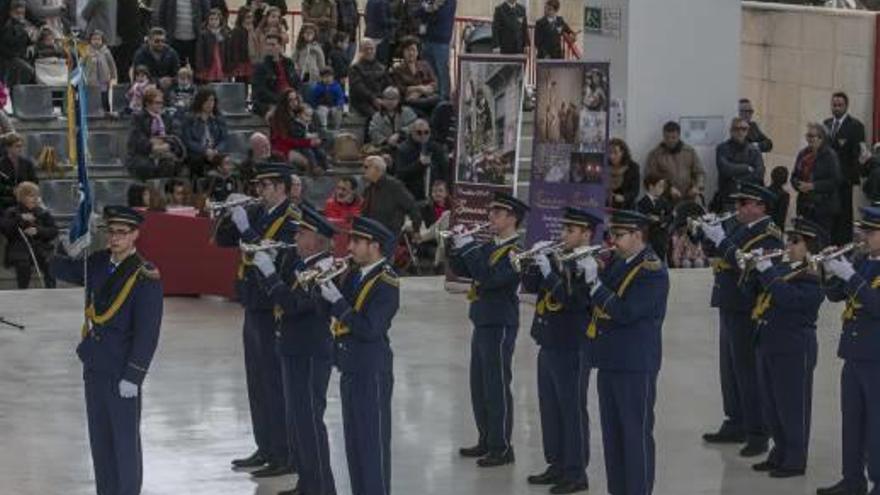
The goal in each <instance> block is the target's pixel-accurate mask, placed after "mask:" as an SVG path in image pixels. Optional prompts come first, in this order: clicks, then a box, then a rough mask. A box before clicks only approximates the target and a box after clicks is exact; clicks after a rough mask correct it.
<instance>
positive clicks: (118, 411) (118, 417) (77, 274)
mask: <svg viewBox="0 0 880 495" xmlns="http://www.w3.org/2000/svg"><path fill="white" fill-rule="evenodd" d="M143 220H144V219H143V217H142V216H141V215H140V213H138V212H136V211H135V210H132V209H131V208H127V207H124V206H108V207H106V208H105V209H104V221H105V222H106V226H107V249H106V250H103V251H99V252H97V253H94V254H92V255H91V256H89V257H88V260H87V262H86V263H85V266H84V264H83V260H82V259H76V258H78V257H79V256H80V254H81V253H77V252H68V255H69V257H68V256H60V255H59V256H56V257H55V258H54V259H53V261H52V271H53V272H54V273H55V274H56V276H57V277H58V278H59V279H61V280H64V281H66V282H70V283H73V284H77V285H85V288H86V310H85V314H86V323H85V324H84V325H83V333H82V341H80V343H79V346H78V347H77V349H76V352H77V354H78V355H79V358H80V361H82V363H83V379H84V381H85V395H86V414H87V415H88V422H89V442H90V443H91V447H92V462H93V463H94V467H95V483H96V485H97V492H98V493H99V494H102V495H137V494H139V493H140V492H141V482H142V480H143V459H142V453H141V436H140V425H141V405H142V404H141V401H142V397H143V395H142V393H141V386H142V384H143V382H144V378H145V377H146V376H147V371H148V370H149V369H150V362H151V361H152V360H153V354H154V353H155V352H156V346H157V344H158V343H159V327H160V325H161V324H162V284H161V282H160V281H159V272H158V271H157V270H156V269H155V267H153V266H152V265H151V264H150V263H149V262H147V261H144V259H143V258H141V257H140V256H139V255H138V254H137V252H135V245H134V243H135V241H136V240H137V238H138V233H139V226H140V224H141V223H142V222H143ZM71 251H72V249H71Z"/></svg>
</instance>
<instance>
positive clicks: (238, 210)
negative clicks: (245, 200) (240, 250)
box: [232, 206, 251, 232]
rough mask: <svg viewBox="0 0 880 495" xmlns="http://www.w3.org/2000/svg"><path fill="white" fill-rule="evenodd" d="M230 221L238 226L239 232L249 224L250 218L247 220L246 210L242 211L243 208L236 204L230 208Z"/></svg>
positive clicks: (248, 226)
mask: <svg viewBox="0 0 880 495" xmlns="http://www.w3.org/2000/svg"><path fill="white" fill-rule="evenodd" d="M232 223H234V224H235V226H236V227H238V231H239V232H244V231H245V230H247V229H248V228H250V226H251V222H250V220H248V216H247V212H246V211H244V208H242V207H241V206H236V207H235V208H233V209H232Z"/></svg>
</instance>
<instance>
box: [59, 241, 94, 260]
mask: <svg viewBox="0 0 880 495" xmlns="http://www.w3.org/2000/svg"><path fill="white" fill-rule="evenodd" d="M61 246H62V247H63V248H64V252H65V253H67V256H69V257H70V258H72V259H79V258H81V257H82V255H83V252H84V251H85V250H86V247H88V246H87V243H79V245H74V244H71V243H70V239H68V238H67V237H62V238H61Z"/></svg>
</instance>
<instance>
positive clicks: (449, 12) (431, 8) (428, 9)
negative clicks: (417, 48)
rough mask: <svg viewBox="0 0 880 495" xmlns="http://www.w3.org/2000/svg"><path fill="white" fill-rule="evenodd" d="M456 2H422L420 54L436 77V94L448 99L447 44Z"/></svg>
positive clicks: (452, 24) (442, 0)
mask: <svg viewBox="0 0 880 495" xmlns="http://www.w3.org/2000/svg"><path fill="white" fill-rule="evenodd" d="M457 1H458V0H429V1H426V2H422V10H421V11H420V14H421V19H422V26H423V27H422V29H420V32H421V33H422V34H421V38H422V54H423V56H424V58H425V61H427V62H428V64H430V65H431V68H432V69H433V70H434V74H435V75H436V76H437V92H438V93H439V95H440V98H442V99H444V100H445V99H449V44H450V43H451V42H452V31H453V28H454V27H455V9H456V2H457Z"/></svg>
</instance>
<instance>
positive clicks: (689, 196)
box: [645, 121, 706, 208]
mask: <svg viewBox="0 0 880 495" xmlns="http://www.w3.org/2000/svg"><path fill="white" fill-rule="evenodd" d="M646 161H647V163H646V164H645V175H646V176H647V175H659V176H660V177H662V178H664V179H666V185H667V187H668V188H669V189H668V191H669V192H668V196H669V199H670V202H671V203H672V206H673V208H674V207H675V205H676V204H678V202H679V201H682V200H689V201H697V202H705V201H704V200H703V180H704V178H705V175H706V174H705V172H704V171H703V166H702V165H701V164H700V157H699V156H698V155H697V152H696V151H695V150H694V148H692V147H691V146H690V145H687V144H685V143H684V142H682V140H681V126H679V125H678V123H677V122H672V121H670V122H667V123H666V124H664V125H663V141H662V142H660V144H658V145H657V147H656V148H654V149H653V150H651V152H650V153H649V154H648V159H647V160H646Z"/></svg>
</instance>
